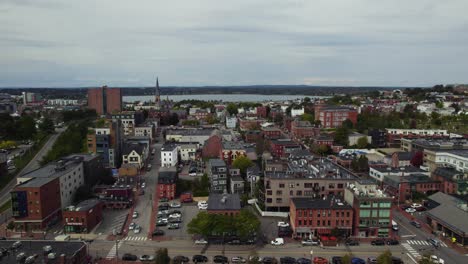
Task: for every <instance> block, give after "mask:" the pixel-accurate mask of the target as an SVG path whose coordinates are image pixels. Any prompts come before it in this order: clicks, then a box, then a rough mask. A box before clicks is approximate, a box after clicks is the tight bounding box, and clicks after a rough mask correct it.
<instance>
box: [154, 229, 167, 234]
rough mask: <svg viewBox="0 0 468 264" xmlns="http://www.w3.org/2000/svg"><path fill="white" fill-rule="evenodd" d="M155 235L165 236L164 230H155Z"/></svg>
mask: <svg viewBox="0 0 468 264" xmlns="http://www.w3.org/2000/svg"><path fill="white" fill-rule="evenodd" d="M152 235H153V236H164V231H163V230H160V229H156V230H154V231H153V234H152Z"/></svg>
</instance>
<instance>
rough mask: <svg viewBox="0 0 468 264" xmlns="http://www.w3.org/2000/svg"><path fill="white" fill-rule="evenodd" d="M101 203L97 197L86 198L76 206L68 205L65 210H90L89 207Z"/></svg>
mask: <svg viewBox="0 0 468 264" xmlns="http://www.w3.org/2000/svg"><path fill="white" fill-rule="evenodd" d="M99 203H100V201H99V200H97V199H89V200H84V201H82V202H80V203H79V204H77V205H76V206H68V207H66V208H65V209H64V211H75V212H82V211H88V210H89V209H91V208H94V207H95V206H96V205H98V204H99Z"/></svg>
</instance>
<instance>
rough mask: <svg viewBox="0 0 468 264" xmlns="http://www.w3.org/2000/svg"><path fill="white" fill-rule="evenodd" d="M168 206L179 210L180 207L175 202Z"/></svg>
mask: <svg viewBox="0 0 468 264" xmlns="http://www.w3.org/2000/svg"><path fill="white" fill-rule="evenodd" d="M169 206H170V207H171V208H180V207H181V205H180V203H177V202H172V203H170V204H169Z"/></svg>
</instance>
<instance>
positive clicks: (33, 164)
mask: <svg viewBox="0 0 468 264" xmlns="http://www.w3.org/2000/svg"><path fill="white" fill-rule="evenodd" d="M66 129H67V128H66V127H63V128H57V129H55V131H56V133H55V134H53V135H51V136H50V138H49V139H48V140H47V142H46V143H45V144H44V146H43V147H42V149H40V150H39V151H38V152H37V154H36V156H34V158H32V160H31V161H30V162H29V163H28V165H26V166H25V167H24V168H23V169H22V170H21V171H20V172H19V173H18V175H23V174H25V173H28V172H30V171H33V170H35V169H38V168H39V166H40V164H39V162H40V161H41V160H42V158H43V157H44V156H45V155H46V154H47V152H49V150H50V149H51V148H52V146H53V145H54V143H55V141H56V140H57V138H58V137H59V136H60V135H61V134H62V132H64V131H65V130H66ZM15 185H16V177H15V178H14V179H12V180H11V181H10V182H9V183H8V184H7V185H6V186H5V187H4V188H3V189H2V190H1V191H0V204H4V203H5V202H6V201H8V200H9V199H10V191H11V190H12V189H13V187H15Z"/></svg>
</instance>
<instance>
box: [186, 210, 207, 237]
mask: <svg viewBox="0 0 468 264" xmlns="http://www.w3.org/2000/svg"><path fill="white" fill-rule="evenodd" d="M211 218H212V215H210V214H208V213H207V212H200V213H198V214H197V216H196V217H194V218H192V220H191V221H190V222H189V223H188V225H187V232H188V233H189V234H192V235H202V236H204V237H207V236H208V235H210V234H211V231H212V228H213V227H212V225H211V224H212V223H211Z"/></svg>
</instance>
